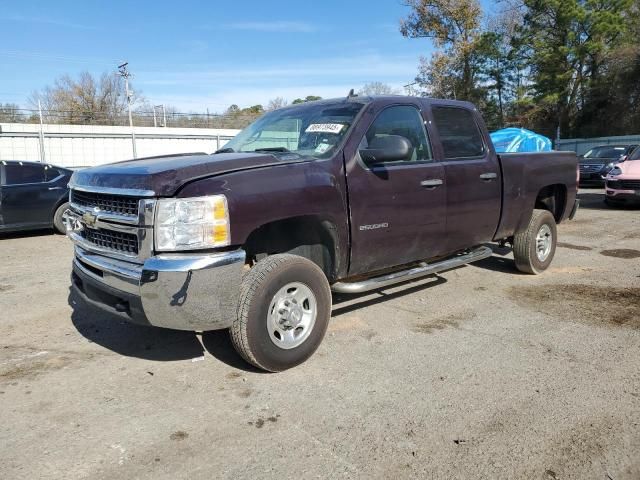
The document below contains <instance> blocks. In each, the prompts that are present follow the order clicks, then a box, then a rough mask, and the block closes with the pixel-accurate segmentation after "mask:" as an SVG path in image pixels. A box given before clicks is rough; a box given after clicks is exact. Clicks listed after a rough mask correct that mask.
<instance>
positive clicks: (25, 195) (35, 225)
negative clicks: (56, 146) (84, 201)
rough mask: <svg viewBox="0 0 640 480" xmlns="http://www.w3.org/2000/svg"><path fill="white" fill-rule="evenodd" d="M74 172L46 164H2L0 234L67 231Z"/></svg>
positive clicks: (0, 164) (18, 162)
mask: <svg viewBox="0 0 640 480" xmlns="http://www.w3.org/2000/svg"><path fill="white" fill-rule="evenodd" d="M72 173H73V171H72V170H69V169H67V168H62V167H56V166H55V165H49V164H46V163H36V162H20V161H7V160H3V161H0V232H16V231H21V230H37V229H42V228H52V227H53V228H55V229H56V230H57V231H58V232H60V233H65V232H66V226H65V222H64V218H65V215H66V213H67V211H68V210H69V187H68V184H69V179H70V178H71V174H72Z"/></svg>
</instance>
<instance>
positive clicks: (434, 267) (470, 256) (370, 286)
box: [331, 247, 493, 293]
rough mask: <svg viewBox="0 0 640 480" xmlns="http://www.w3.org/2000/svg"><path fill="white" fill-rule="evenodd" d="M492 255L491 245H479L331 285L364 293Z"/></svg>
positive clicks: (339, 289) (336, 288) (339, 288)
mask: <svg viewBox="0 0 640 480" xmlns="http://www.w3.org/2000/svg"><path fill="white" fill-rule="evenodd" d="M491 255H493V250H491V249H490V248H489V247H478V248H475V249H473V250H471V251H470V252H467V253H463V254H460V255H456V256H455V257H451V258H447V259H445V260H441V261H439V262H435V263H431V264H429V263H425V262H422V263H420V264H419V265H418V266H417V267H413V268H410V269H408V270H402V271H400V272H393V273H389V274H387V275H381V276H380V277H373V278H367V279H366V280H362V281H361V282H336V283H334V284H333V285H331V290H333V291H334V292H337V293H362V292H368V291H370V290H379V289H381V288H384V287H388V286H389V285H394V284H396V283H401V282H407V281H409V280H415V279H418V278H421V277H425V276H427V275H433V274H434V273H438V272H442V271H444V270H449V269H451V268H455V267H459V266H460V265H465V264H467V263H472V262H477V261H478V260H482V259H485V258H488V257H490V256H491Z"/></svg>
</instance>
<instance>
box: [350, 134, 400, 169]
mask: <svg viewBox="0 0 640 480" xmlns="http://www.w3.org/2000/svg"><path fill="white" fill-rule="evenodd" d="M412 149H413V145H411V142H410V141H409V140H407V139H406V138H404V137H401V136H400V135H387V136H385V137H375V138H374V139H373V140H371V143H370V144H369V148H363V149H362V150H360V156H361V157H362V160H364V161H365V163H367V164H369V165H373V164H376V163H383V162H397V161H398V160H408V159H409V156H410V155H411V150H412Z"/></svg>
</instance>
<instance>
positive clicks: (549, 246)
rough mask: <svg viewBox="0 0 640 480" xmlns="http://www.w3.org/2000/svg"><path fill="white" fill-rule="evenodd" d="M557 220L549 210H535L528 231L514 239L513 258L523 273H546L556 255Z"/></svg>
mask: <svg viewBox="0 0 640 480" xmlns="http://www.w3.org/2000/svg"><path fill="white" fill-rule="evenodd" d="M557 238H558V233H557V229H556V220H555V218H553V215H552V214H551V212H549V211H548V210H534V211H533V215H531V220H529V225H528V226H527V228H526V230H524V231H522V232H520V233H517V234H516V235H515V236H514V238H513V257H514V258H515V261H516V268H517V269H518V270H520V271H521V272H525V273H531V274H534V275H538V274H540V273H542V272H544V271H545V270H546V269H547V268H549V265H551V261H552V260H553V256H554V255H555V253H556V243H557Z"/></svg>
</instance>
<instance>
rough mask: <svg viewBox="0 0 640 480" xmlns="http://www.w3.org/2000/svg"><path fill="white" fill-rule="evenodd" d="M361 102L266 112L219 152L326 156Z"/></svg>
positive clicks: (329, 154) (336, 144) (344, 131)
mask: <svg viewBox="0 0 640 480" xmlns="http://www.w3.org/2000/svg"><path fill="white" fill-rule="evenodd" d="M363 105H364V104H363V103H360V102H356V101H339V102H335V103H326V102H322V103H315V104H308V105H299V106H294V107H287V108H283V109H280V110H275V111H273V112H270V113H267V114H266V115H264V116H262V117H260V118H259V119H258V120H256V121H255V122H254V123H252V124H251V125H249V126H248V127H247V128H245V129H244V130H243V131H242V132H240V133H239V134H238V135H237V136H236V137H234V138H233V139H232V140H231V141H229V142H228V143H227V144H225V146H224V148H222V149H221V150H220V152H232V151H233V152H269V153H274V154H277V155H278V156H282V157H284V156H285V155H286V156H287V157H288V156H290V155H291V154H297V155H298V156H303V157H312V158H328V157H330V156H331V155H332V154H333V153H335V150H336V148H337V147H338V145H339V144H340V142H341V141H342V139H343V138H344V136H345V134H346V133H347V131H348V130H349V127H350V126H351V125H352V124H353V121H354V119H355V117H356V115H357V114H358V112H359V111H360V110H361V109H362V107H363Z"/></svg>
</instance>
